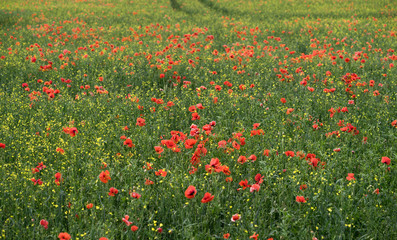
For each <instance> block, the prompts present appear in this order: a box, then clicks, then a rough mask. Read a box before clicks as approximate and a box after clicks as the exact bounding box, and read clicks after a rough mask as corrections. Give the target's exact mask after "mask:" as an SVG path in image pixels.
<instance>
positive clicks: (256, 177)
mask: <svg viewBox="0 0 397 240" xmlns="http://www.w3.org/2000/svg"><path fill="white" fill-rule="evenodd" d="M263 178H264V176H262V175H261V174H260V173H258V174H256V175H255V181H256V183H257V184H261V183H263Z"/></svg>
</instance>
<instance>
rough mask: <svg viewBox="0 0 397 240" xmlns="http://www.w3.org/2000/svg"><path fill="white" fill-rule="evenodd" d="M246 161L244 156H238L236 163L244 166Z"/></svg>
mask: <svg viewBox="0 0 397 240" xmlns="http://www.w3.org/2000/svg"><path fill="white" fill-rule="evenodd" d="M246 161H247V158H246V157H245V156H240V157H238V159H237V162H239V163H240V164H244V163H245V162H246Z"/></svg>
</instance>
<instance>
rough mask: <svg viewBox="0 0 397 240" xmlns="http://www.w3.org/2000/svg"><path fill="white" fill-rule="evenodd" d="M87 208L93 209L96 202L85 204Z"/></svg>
mask: <svg viewBox="0 0 397 240" xmlns="http://www.w3.org/2000/svg"><path fill="white" fill-rule="evenodd" d="M85 207H86V208H87V209H91V208H93V207H94V204H92V203H89V204H87V206H85Z"/></svg>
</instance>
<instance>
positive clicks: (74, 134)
mask: <svg viewBox="0 0 397 240" xmlns="http://www.w3.org/2000/svg"><path fill="white" fill-rule="evenodd" d="M78 132H79V131H77V128H75V127H72V128H70V129H69V135H70V136H71V137H74V136H76V134H77V133H78Z"/></svg>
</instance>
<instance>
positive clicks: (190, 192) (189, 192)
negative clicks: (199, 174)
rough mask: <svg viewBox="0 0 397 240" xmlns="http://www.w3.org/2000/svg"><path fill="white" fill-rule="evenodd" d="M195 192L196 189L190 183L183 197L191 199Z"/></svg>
mask: <svg viewBox="0 0 397 240" xmlns="http://www.w3.org/2000/svg"><path fill="white" fill-rule="evenodd" d="M196 194H197V190H196V188H195V187H194V186H192V185H190V186H189V187H188V188H187V189H186V191H185V197H187V198H189V199H191V198H194V197H195V196H196Z"/></svg>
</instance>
